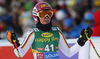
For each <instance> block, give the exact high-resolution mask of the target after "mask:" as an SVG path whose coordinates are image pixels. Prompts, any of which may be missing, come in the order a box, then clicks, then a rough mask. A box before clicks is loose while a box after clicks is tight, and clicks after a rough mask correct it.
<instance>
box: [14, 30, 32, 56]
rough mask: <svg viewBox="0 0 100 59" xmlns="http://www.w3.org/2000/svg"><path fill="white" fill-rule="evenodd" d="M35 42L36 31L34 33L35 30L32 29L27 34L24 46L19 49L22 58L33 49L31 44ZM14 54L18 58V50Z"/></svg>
mask: <svg viewBox="0 0 100 59" xmlns="http://www.w3.org/2000/svg"><path fill="white" fill-rule="evenodd" d="M33 41H34V31H33V29H30V30H29V31H28V32H27V33H26V35H25V37H24V40H23V42H22V44H21V45H20V46H19V47H18V50H19V53H20V56H21V57H23V56H24V55H25V54H26V53H27V51H28V50H29V48H30V47H31V44H32V43H33ZM14 53H15V54H16V56H18V53H17V49H14ZM18 57H19V56H18Z"/></svg>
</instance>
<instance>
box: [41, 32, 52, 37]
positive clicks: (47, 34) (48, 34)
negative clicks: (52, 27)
mask: <svg viewBox="0 0 100 59" xmlns="http://www.w3.org/2000/svg"><path fill="white" fill-rule="evenodd" d="M41 36H43V37H51V36H53V34H52V33H49V32H46V33H43V34H41Z"/></svg>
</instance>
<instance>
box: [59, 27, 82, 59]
mask: <svg viewBox="0 0 100 59" xmlns="http://www.w3.org/2000/svg"><path fill="white" fill-rule="evenodd" d="M58 30H59V35H60V39H59V49H60V50H61V51H62V53H64V54H65V55H66V56H68V57H71V56H73V55H74V54H76V53H77V52H78V51H79V49H80V48H81V46H80V45H78V43H76V44H75V45H73V46H72V47H69V45H68V44H67V42H66V39H65V37H64V35H63V34H62V32H61V31H60V29H59V28H58Z"/></svg>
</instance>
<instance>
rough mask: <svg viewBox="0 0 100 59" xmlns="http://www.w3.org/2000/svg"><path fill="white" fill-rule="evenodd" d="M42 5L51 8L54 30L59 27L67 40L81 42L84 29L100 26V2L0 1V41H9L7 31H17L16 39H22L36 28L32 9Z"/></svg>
mask: <svg viewBox="0 0 100 59" xmlns="http://www.w3.org/2000/svg"><path fill="white" fill-rule="evenodd" d="M42 1H45V2H48V3H49V4H50V5H51V6H52V8H53V13H54V15H53V18H52V19H53V20H52V22H53V26H57V27H59V28H60V29H61V31H62V32H63V34H64V36H65V37H66V39H69V38H78V37H80V31H81V30H82V29H83V28H85V29H86V28H87V27H88V26H90V27H91V28H93V29H94V28H95V26H97V25H99V22H100V21H98V20H99V19H98V20H96V21H95V19H94V13H95V12H96V11H97V10H99V9H100V0H0V40H2V39H6V38H7V36H6V32H7V30H9V31H11V30H13V29H14V30H15V32H16V34H17V37H23V36H24V35H25V33H26V32H27V30H28V29H29V28H33V27H34V26H35V21H34V18H33V17H32V13H31V12H32V8H33V7H34V5H35V4H36V3H38V2H42ZM96 22H98V24H97V23H96ZM95 24H96V25H95ZM93 36H99V35H95V34H93Z"/></svg>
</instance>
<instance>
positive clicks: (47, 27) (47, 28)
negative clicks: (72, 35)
mask: <svg viewBox="0 0 100 59" xmlns="http://www.w3.org/2000/svg"><path fill="white" fill-rule="evenodd" d="M36 27H37V28H38V29H40V30H42V31H44V32H47V31H50V29H51V27H52V22H50V23H48V24H41V23H40V22H39V23H37V24H36Z"/></svg>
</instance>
